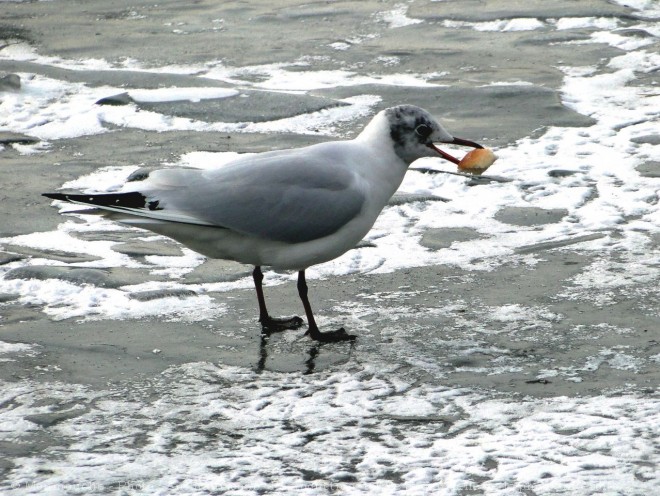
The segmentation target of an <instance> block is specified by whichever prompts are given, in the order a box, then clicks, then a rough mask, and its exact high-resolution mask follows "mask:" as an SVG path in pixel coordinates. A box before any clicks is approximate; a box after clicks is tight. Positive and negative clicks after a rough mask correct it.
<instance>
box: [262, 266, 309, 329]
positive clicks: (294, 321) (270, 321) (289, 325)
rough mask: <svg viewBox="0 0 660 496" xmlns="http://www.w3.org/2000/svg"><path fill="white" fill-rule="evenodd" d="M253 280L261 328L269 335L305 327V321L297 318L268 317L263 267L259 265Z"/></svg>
mask: <svg viewBox="0 0 660 496" xmlns="http://www.w3.org/2000/svg"><path fill="white" fill-rule="evenodd" d="M252 279H254V289H255V290H256V291H257V301H258V302H259V322H261V327H262V329H263V330H264V331H266V332H268V333H270V332H280V331H285V330H287V329H298V328H299V327H300V326H302V325H303V320H302V319H301V318H300V317H297V316H296V317H290V318H288V319H275V318H273V317H271V316H270V315H268V310H267V309H266V298H264V289H263V286H262V284H261V283H262V281H263V280H264V275H263V273H262V272H261V267H259V266H258V265H257V266H256V267H255V268H254V271H253V272H252Z"/></svg>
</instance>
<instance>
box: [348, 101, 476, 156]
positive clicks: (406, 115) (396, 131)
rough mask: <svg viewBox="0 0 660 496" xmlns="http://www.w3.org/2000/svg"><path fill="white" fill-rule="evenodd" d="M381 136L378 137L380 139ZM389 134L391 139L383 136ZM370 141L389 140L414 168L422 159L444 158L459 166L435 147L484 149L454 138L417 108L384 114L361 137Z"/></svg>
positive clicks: (400, 107) (409, 106)
mask: <svg viewBox="0 0 660 496" xmlns="http://www.w3.org/2000/svg"><path fill="white" fill-rule="evenodd" d="M378 134H380V135H381V136H380V137H378V136H377V135H378ZM383 134H387V135H388V136H387V138H386V137H385V136H382V135H383ZM363 135H364V137H365V138H367V139H374V138H376V139H380V140H387V139H389V140H390V141H391V143H392V146H393V148H394V153H396V155H398V157H399V158H400V159H401V160H403V162H405V163H406V165H410V164H411V163H412V162H414V161H415V160H417V159H419V158H422V157H437V156H440V157H442V158H443V159H445V160H449V161H450V162H453V163H455V164H458V162H459V160H458V159H457V158H455V157H453V156H452V155H450V154H449V153H447V152H445V151H443V150H442V149H440V148H438V146H436V145H435V143H448V144H454V145H464V146H471V147H473V148H483V147H482V146H481V145H479V144H478V143H475V142H473V141H469V140H466V139H462V138H456V137H454V136H452V135H451V134H450V133H449V131H447V130H446V129H445V128H444V127H443V126H442V125H441V124H440V123H438V121H436V120H435V119H434V118H433V116H432V115H431V114H429V113H428V112H427V111H426V110H424V109H422V108H420V107H416V106H414V105H398V106H396V107H390V108H388V109H385V110H383V111H381V112H380V113H379V114H378V115H376V117H374V119H373V120H372V122H371V123H370V124H369V125H368V126H367V127H366V128H365V129H364V131H363V132H362V134H361V135H360V136H363Z"/></svg>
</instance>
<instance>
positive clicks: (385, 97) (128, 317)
mask: <svg viewBox="0 0 660 496" xmlns="http://www.w3.org/2000/svg"><path fill="white" fill-rule="evenodd" d="M576 3H577V4H578V5H576ZM624 3H625V5H624ZM468 4H470V5H469V8H467V9H466V5H468ZM0 8H1V9H3V11H6V12H7V13H8V14H7V15H5V16H3V21H2V22H3V24H2V25H0V38H2V39H4V41H3V42H2V43H1V44H0V47H1V49H0V71H5V72H6V73H9V74H15V75H18V76H19V77H20V81H21V84H20V87H16V86H15V85H14V84H13V83H12V80H11V79H2V80H0V85H3V84H4V86H0V98H1V100H0V142H2V144H1V145H0V146H2V147H3V148H2V150H0V156H1V157H2V160H3V161H2V164H1V165H0V180H1V181H2V184H3V187H2V191H0V199H2V201H1V202H0V215H2V217H3V221H2V223H0V371H1V372H0V373H1V374H2V377H3V378H5V379H6V380H5V381H4V382H3V384H2V386H1V389H0V392H1V395H2V396H1V397H0V447H2V450H3V451H5V452H6V453H7V455H8V456H6V457H3V459H2V460H1V461H0V474H2V482H0V488H2V490H3V492H5V493H8V494H88V493H90V492H92V493H97V494H124V493H126V494H133V493H142V494H225V493H227V494H269V493H276V494H280V493H281V494H285V493H286V494H328V493H337V494H344V493H346V494H372V493H373V492H374V489H375V488H377V490H378V492H379V493H382V494H446V495H468V494H488V495H491V494H493V495H513V494H525V495H546V494H581V495H582V494H584V495H597V494H598V495H600V494H612V495H647V494H653V493H654V492H655V491H659V490H660V484H659V482H658V477H657V461H658V459H657V439H658V427H657V426H658V425H660V418H658V417H659V416H660V402H659V401H658V398H657V383H658V378H659V377H658V372H657V370H658V365H659V362H660V347H659V346H658V342H659V341H660V332H659V331H660V310H659V309H660V304H659V302H660V284H659V282H660V202H659V192H660V147H659V146H658V145H659V144H660V135H659V134H658V115H659V114H660V95H659V94H658V71H659V70H660V56H659V55H658V46H659V43H658V37H659V36H660V29H659V28H658V19H659V18H660V9H659V8H658V6H657V2H653V1H646V0H638V1H626V2H611V3H610V2H605V1H584V2H555V3H553V4H552V6H548V4H547V2H540V1H539V2H535V1H531V2H525V3H524V6H521V5H519V2H512V1H506V0H501V1H493V2H488V5H487V6H484V5H483V3H481V2H468V1H466V2H463V1H461V2H458V1H454V2H453V1H430V2H427V1H419V0H418V1H413V2H333V3H330V4H328V3H308V4H302V3H297V2H292V1H291V2H287V1H282V2H275V4H273V2H270V3H267V2H264V3H261V2H251V3H250V5H249V6H248V5H245V4H233V3H224V4H223V5H222V6H216V5H214V3H213V2H207V3H204V2H202V3H200V4H195V8H192V7H191V8H187V9H184V8H181V7H180V5H179V4H178V3H177V2H161V3H159V4H158V5H151V4H149V5H142V6H134V5H130V4H128V3H124V2H122V1H114V2H107V1H104V2H100V1H99V2H88V3H87V4H86V8H85V9H83V10H81V8H80V6H72V5H70V4H69V3H67V2H61V1H53V2H0ZM58 20H60V21H61V22H58ZM294 32H295V36H291V35H290V33H294ZM145 33H149V35H148V36H147V35H145ZM2 75H3V74H0V77H1V76H2ZM117 95H121V96H119V97H118V98H116V99H114V100H113V101H112V102H111V103H115V105H109V104H106V105H101V104H97V103H96V102H98V101H99V100H102V99H106V98H108V97H114V96H117ZM106 102H107V100H106ZM403 102H408V103H415V104H418V105H421V106H423V107H425V108H427V109H428V110H430V111H431V112H432V113H434V114H435V115H437V116H439V117H440V118H441V120H443V122H444V123H445V124H446V126H447V128H448V129H450V130H451V131H452V132H454V133H455V134H456V135H458V136H462V137H466V138H470V139H474V140H476V141H480V142H483V143H484V144H486V145H488V146H490V147H492V148H494V149H495V150H496V153H497V154H498V156H499V160H498V162H496V164H495V165H494V166H493V167H492V169H491V170H489V173H491V172H492V174H493V175H494V176H496V177H495V178H494V179H493V180H470V179H466V178H464V177H460V176H455V175H448V174H445V173H443V171H451V168H449V167H448V166H447V165H446V164H444V163H442V162H441V161H439V160H431V159H429V160H423V161H418V162H417V163H416V164H414V166H413V167H414V168H417V169H422V171H411V172H409V173H408V175H407V177H406V180H405V181H404V184H403V185H402V187H401V190H400V194H399V195H398V197H397V198H396V200H395V201H393V202H392V205H391V206H389V207H388V208H387V209H386V210H385V211H384V212H383V214H382V216H381V217H380V219H379V220H378V222H377V224H376V225H375V226H374V229H373V230H372V231H371V232H370V233H369V235H368V236H367V238H366V239H365V241H364V242H363V243H362V244H361V245H360V246H359V247H358V248H357V249H355V250H352V251H351V252H349V253H347V254H345V255H344V256H343V257H341V258H339V259H337V260H335V261H332V262H329V263H327V264H323V265H320V266H317V267H313V268H311V269H310V270H309V271H308V274H309V277H310V279H314V280H313V281H312V284H311V286H312V289H311V296H312V300H313V305H314V306H315V307H316V309H317V313H318V314H319V320H320V324H322V325H324V326H327V327H333V326H338V325H340V324H343V325H345V326H346V327H347V328H348V329H349V330H350V331H352V332H355V333H356V334H358V336H359V338H358V342H357V344H355V345H354V346H351V345H347V344H343V345H332V346H320V347H319V346H314V345H313V343H311V342H309V341H308V340H307V339H306V338H304V337H303V336H302V334H303V331H300V332H292V333H289V334H285V335H277V336H272V337H270V338H261V337H260V336H259V329H258V326H257V325H256V322H255V321H256V318H255V316H256V308H255V307H256V304H255V302H254V301H253V300H254V299H255V298H254V295H253V294H252V290H251V289H250V288H251V285H252V282H251V278H250V277H249V270H250V269H249V268H246V267H242V266H240V265H237V264H233V263H226V262H219V261H207V260H204V259H203V258H202V257H200V256H198V255H196V254H194V253H192V252H190V251H188V250H186V249H184V248H182V247H180V246H178V245H176V244H175V243H173V242H170V241H168V240H167V239H165V238H162V237H158V236H153V235H150V234H148V233H145V232H142V231H138V230H133V229H128V228H124V227H121V226H118V225H116V224H112V223H110V222H108V221H106V220H103V219H101V218H98V217H95V216H91V215H84V214H81V213H74V214H67V215H61V213H65V211H66V210H71V209H70V208H68V209H67V208H64V209H63V210H62V211H61V212H60V211H59V210H58V209H59V208H63V207H62V206H61V205H57V204H56V205H55V206H56V207H58V209H56V208H53V207H51V206H50V205H49V204H48V202H46V201H42V199H40V197H39V196H38V194H39V193H40V192H42V191H48V190H54V189H59V188H70V189H84V190H89V191H105V190H112V189H113V188H116V187H117V185H119V184H120V183H121V181H122V180H123V179H124V178H125V177H126V176H127V175H128V174H130V173H131V172H133V171H134V170H136V169H137V168H139V167H143V166H146V167H150V166H163V165H185V166H191V167H215V166H221V164H222V163H223V162H225V161H227V160H229V159H231V158H232V157H233V156H235V154H236V153H239V152H257V151H262V150H265V149H273V148H282V147H286V146H302V145H304V144H309V143H314V142H318V141H321V140H324V139H338V138H339V139H341V138H350V137H352V136H354V135H355V134H356V133H357V132H358V131H359V130H360V129H361V127H362V126H363V125H364V123H365V122H367V121H368V119H369V118H370V116H371V115H373V113H374V112H376V111H377V110H378V109H380V108H384V107H387V106H390V105H394V104H397V103H403ZM117 103H119V105H116V104H117ZM457 153H460V151H457ZM443 200H446V201H443ZM266 278H267V282H268V283H269V285H270V286H269V287H268V288H267V291H268V297H269V301H270V302H271V303H270V306H271V307H272V309H273V311H276V310H275V309H276V308H279V309H280V310H281V312H282V313H286V312H291V313H293V312H295V311H299V310H300V309H299V308H298V306H299V303H298V302H297V298H296V296H295V287H294V285H293V284H292V281H293V275H291V274H284V273H274V272H272V271H271V272H268V273H266Z"/></svg>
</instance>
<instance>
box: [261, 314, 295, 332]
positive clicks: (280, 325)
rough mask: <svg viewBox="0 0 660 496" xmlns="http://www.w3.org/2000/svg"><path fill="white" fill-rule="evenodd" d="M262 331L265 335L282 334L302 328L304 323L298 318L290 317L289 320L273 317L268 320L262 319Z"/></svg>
mask: <svg viewBox="0 0 660 496" xmlns="http://www.w3.org/2000/svg"><path fill="white" fill-rule="evenodd" d="M260 322H261V330H262V331H263V332H264V333H265V334H270V333H271V332H282V331H287V330H290V329H298V328H299V327H301V326H302V325H303V324H304V322H303V319H301V318H300V317H298V316H295V317H290V318H288V319H276V318H273V317H268V318H266V319H261V320H260Z"/></svg>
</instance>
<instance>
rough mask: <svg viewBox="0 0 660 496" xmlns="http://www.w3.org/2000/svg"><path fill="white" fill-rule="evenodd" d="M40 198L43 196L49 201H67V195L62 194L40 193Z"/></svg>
mask: <svg viewBox="0 0 660 496" xmlns="http://www.w3.org/2000/svg"><path fill="white" fill-rule="evenodd" d="M41 196H45V197H46V198H50V199H51V200H62V201H69V195H65V194H63V193H41Z"/></svg>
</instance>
